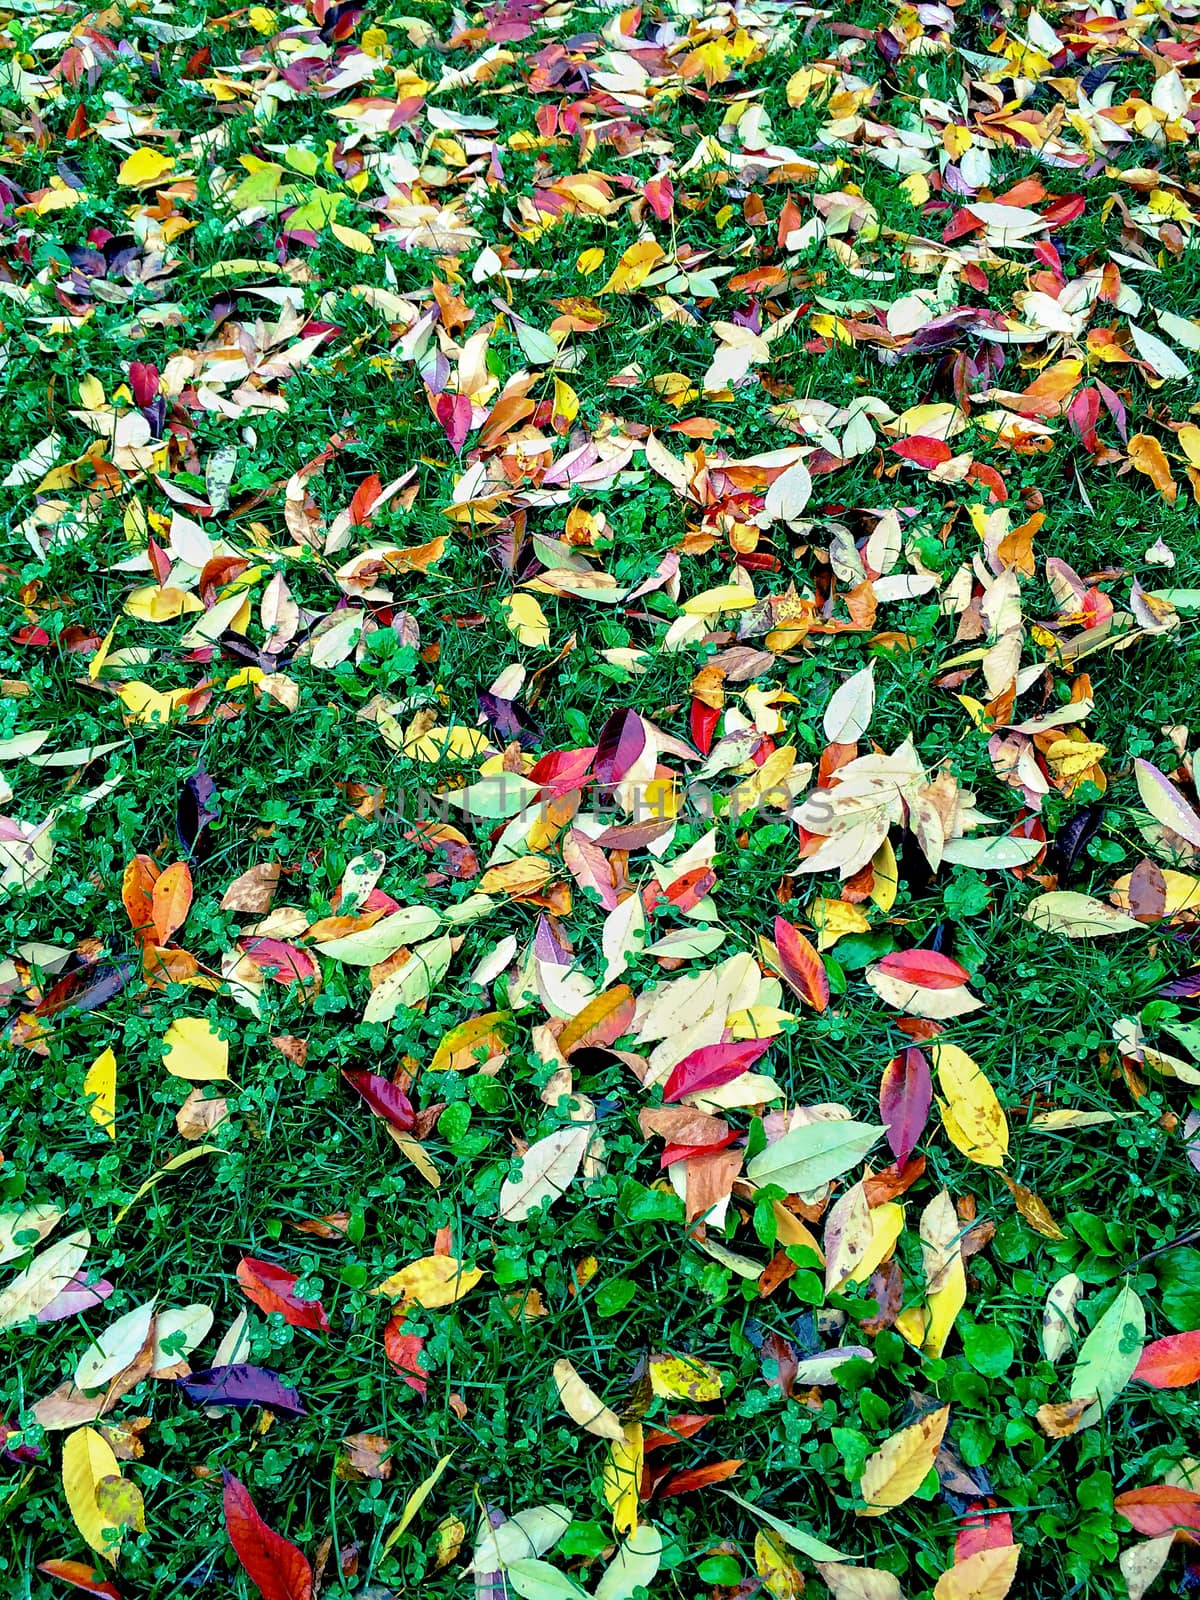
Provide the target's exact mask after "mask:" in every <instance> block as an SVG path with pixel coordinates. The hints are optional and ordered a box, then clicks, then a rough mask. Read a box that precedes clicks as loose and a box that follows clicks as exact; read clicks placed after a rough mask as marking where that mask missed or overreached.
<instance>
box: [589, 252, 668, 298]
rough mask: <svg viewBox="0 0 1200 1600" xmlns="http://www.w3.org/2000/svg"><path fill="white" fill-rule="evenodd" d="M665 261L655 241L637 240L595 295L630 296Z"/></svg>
mask: <svg viewBox="0 0 1200 1600" xmlns="http://www.w3.org/2000/svg"><path fill="white" fill-rule="evenodd" d="M664 260H666V257H665V255H664V253H663V249H662V246H661V245H660V244H659V243H658V240H657V239H639V240H638V241H637V242H636V243H635V244H631V245H630V246H629V248H628V250H626V251H625V253H624V255H622V257H621V259H620V261H618V262H617V264H616V266H615V267H614V268H613V273H612V276H611V277H610V278H609V280H608V282H607V283H606V284H605V285H604V286H603V288H601V289H598V290H597V291H596V293H597V294H630V293H632V291H633V290H634V289H636V288H637V287H638V286H639V284H641V283H643V282H644V281H645V279H646V278H648V277H649V276H650V274H651V272H652V271H653V270H654V268H655V267H656V266H657V265H658V264H659V262H660V261H664Z"/></svg>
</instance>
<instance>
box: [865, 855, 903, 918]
mask: <svg viewBox="0 0 1200 1600" xmlns="http://www.w3.org/2000/svg"><path fill="white" fill-rule="evenodd" d="M871 874H872V877H871V899H872V900H873V901H874V902H875V904H876V905H877V906H878V907H879V909H880V911H890V910H891V909H892V906H893V905H894V904H895V900H896V890H897V889H898V888H899V886H900V870H899V868H898V867H897V865H896V852H895V851H894V850H893V849H892V841H891V840H890V839H885V840H884V841H883V843H882V844H881V845H880V846H879V849H878V850H876V852H875V854H874V855H873V856H872V857H871Z"/></svg>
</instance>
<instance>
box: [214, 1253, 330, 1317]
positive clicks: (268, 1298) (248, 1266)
mask: <svg viewBox="0 0 1200 1600" xmlns="http://www.w3.org/2000/svg"><path fill="white" fill-rule="evenodd" d="M237 1280H238V1282H239V1283H240V1284H241V1286H242V1293H243V1294H244V1295H245V1296H246V1299H247V1300H252V1301H253V1302H254V1304H255V1305H256V1306H257V1307H258V1308H259V1310H260V1311H266V1312H268V1313H270V1312H272V1311H278V1312H279V1313H280V1315H281V1316H282V1317H283V1319H284V1321H285V1322H287V1323H289V1324H290V1325H291V1326H292V1327H293V1328H308V1329H310V1330H311V1331H312V1332H314V1333H315V1332H316V1331H317V1330H318V1329H321V1330H323V1331H326V1332H327V1331H328V1329H329V1318H328V1317H327V1316H326V1315H325V1307H324V1306H323V1305H322V1304H321V1302H320V1301H319V1300H301V1299H299V1298H298V1297H297V1296H296V1295H295V1294H293V1292H292V1291H293V1290H294V1289H295V1287H296V1284H297V1283H298V1282H299V1279H298V1277H297V1275H296V1273H294V1272H287V1271H285V1269H284V1268H283V1267H277V1266H276V1265H275V1263H274V1262H273V1261H256V1260H255V1259H254V1257H253V1256H243V1257H242V1259H241V1260H240V1261H239V1262H238V1269H237Z"/></svg>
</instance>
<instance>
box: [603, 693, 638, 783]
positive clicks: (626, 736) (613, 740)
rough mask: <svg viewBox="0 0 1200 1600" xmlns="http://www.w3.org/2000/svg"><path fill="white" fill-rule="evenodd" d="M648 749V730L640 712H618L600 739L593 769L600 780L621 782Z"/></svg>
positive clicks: (610, 718) (607, 723)
mask: <svg viewBox="0 0 1200 1600" xmlns="http://www.w3.org/2000/svg"><path fill="white" fill-rule="evenodd" d="M645 748H646V730H645V728H644V727H643V726H642V719H641V717H639V716H638V714H637V712H636V711H629V710H625V711H614V712H613V714H612V716H611V717H609V719H608V721H607V722H606V723H605V724H604V726H603V727H602V728H601V730H600V737H599V739H598V740H597V741H596V759H595V761H594V763H593V770H594V772H595V774H596V777H597V779H598V780H599V782H600V783H604V784H609V783H620V781H621V779H622V778H623V777H624V776H625V774H626V773H627V772H628V771H629V769H630V767H632V766H633V764H634V762H635V761H636V760H637V758H638V757H639V756H640V755H641V753H642V751H643V750H644V749H645Z"/></svg>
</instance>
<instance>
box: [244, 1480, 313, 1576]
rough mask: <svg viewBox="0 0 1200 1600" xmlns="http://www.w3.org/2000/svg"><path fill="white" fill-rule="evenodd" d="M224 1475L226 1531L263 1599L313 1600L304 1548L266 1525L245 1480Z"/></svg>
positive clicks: (309, 1568)
mask: <svg viewBox="0 0 1200 1600" xmlns="http://www.w3.org/2000/svg"><path fill="white" fill-rule="evenodd" d="M224 1478H225V1490H224V1493H223V1495H222V1497H221V1498H222V1504H223V1505H224V1508H225V1531H226V1532H227V1533H228V1535H229V1542H230V1544H231V1545H232V1546H233V1548H234V1551H235V1553H236V1555H237V1558H238V1560H239V1561H240V1562H241V1563H242V1566H243V1567H245V1569H246V1573H247V1575H248V1576H249V1578H250V1581H251V1582H252V1583H253V1584H254V1585H255V1587H256V1588H257V1589H258V1592H259V1594H261V1595H262V1597H263V1600H312V1592H313V1574H312V1568H311V1567H310V1566H309V1564H308V1558H307V1557H306V1556H305V1554H304V1552H303V1551H302V1550H298V1549H297V1548H296V1546H295V1545H294V1544H292V1543H291V1541H290V1540H288V1539H285V1538H284V1537H283V1535H282V1534H279V1533H276V1532H275V1530H274V1529H273V1528H268V1527H267V1525H266V1523H265V1522H264V1521H263V1519H262V1518H261V1517H260V1516H259V1514H258V1512H257V1511H256V1510H255V1509H254V1502H253V1500H251V1498H250V1493H249V1491H248V1490H247V1488H246V1485H245V1484H244V1483H242V1482H240V1481H239V1480H238V1479H237V1478H235V1477H234V1476H233V1474H232V1472H226V1473H225V1474H224Z"/></svg>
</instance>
